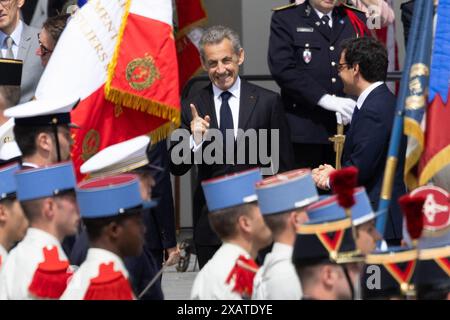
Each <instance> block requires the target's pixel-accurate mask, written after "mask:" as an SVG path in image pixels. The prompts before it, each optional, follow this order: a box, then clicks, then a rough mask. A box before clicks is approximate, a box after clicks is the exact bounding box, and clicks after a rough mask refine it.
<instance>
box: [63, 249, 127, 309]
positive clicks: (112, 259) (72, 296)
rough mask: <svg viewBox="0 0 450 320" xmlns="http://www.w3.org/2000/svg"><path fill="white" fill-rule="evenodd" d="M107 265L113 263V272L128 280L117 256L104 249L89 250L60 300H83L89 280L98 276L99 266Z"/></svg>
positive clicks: (123, 266)
mask: <svg viewBox="0 0 450 320" xmlns="http://www.w3.org/2000/svg"><path fill="white" fill-rule="evenodd" d="M109 263H113V269H114V271H118V272H122V274H123V276H124V277H125V279H128V277H129V275H128V271H127V269H126V267H125V264H124V263H123V261H122V259H121V258H120V257H119V256H118V255H116V254H115V253H113V252H111V251H108V250H105V249H100V248H90V249H89V250H88V252H87V256H86V260H85V261H84V262H83V263H82V264H81V266H80V268H79V269H78V270H77V271H75V274H74V275H73V277H72V279H71V280H70V282H69V284H68V285H67V288H66V290H65V291H64V293H63V295H62V296H61V300H83V299H84V296H85V295H86V292H87V290H88V288H89V285H90V283H91V280H92V279H93V278H96V277H97V276H98V275H99V270H100V269H99V268H100V265H101V264H109ZM130 287H131V284H130Z"/></svg>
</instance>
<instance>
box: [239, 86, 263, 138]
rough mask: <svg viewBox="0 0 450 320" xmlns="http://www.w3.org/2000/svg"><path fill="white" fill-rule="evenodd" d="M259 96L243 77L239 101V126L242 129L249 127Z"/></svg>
mask: <svg viewBox="0 0 450 320" xmlns="http://www.w3.org/2000/svg"><path fill="white" fill-rule="evenodd" d="M257 99H258V96H257V94H256V92H255V91H254V90H252V88H251V87H250V86H249V85H248V83H247V82H246V81H245V80H242V79H241V97H240V101H239V121H238V128H239V129H242V130H246V129H247V125H248V122H249V120H250V116H251V114H252V113H253V109H255V105H256V100H257Z"/></svg>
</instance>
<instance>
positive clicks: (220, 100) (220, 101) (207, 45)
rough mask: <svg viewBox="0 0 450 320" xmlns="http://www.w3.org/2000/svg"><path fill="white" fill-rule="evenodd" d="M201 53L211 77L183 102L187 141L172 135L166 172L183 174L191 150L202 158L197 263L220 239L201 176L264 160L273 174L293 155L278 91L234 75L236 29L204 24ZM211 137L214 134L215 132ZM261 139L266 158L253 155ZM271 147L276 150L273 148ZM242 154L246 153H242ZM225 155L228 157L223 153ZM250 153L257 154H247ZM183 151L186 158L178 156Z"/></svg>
mask: <svg viewBox="0 0 450 320" xmlns="http://www.w3.org/2000/svg"><path fill="white" fill-rule="evenodd" d="M200 55H201V58H202V64H203V68H204V69H205V70H206V71H207V72H208V75H209V78H210V80H211V82H212V83H211V84H209V85H208V86H207V87H205V88H203V89H202V90H200V92H199V93H198V94H196V95H195V96H194V97H192V98H187V99H185V100H184V101H183V102H182V126H181V128H182V129H185V130H184V131H182V130H180V131H181V132H185V133H188V137H189V135H191V136H190V141H188V142H187V143H183V142H186V139H184V140H182V141H181V142H180V140H179V139H177V138H176V137H175V135H173V136H172V141H173V142H174V144H173V145H172V147H171V172H172V173H173V174H175V175H183V174H185V173H186V172H187V171H188V170H189V169H190V168H191V166H192V164H193V159H194V155H195V158H196V159H197V158H198V155H200V157H202V160H203V161H202V163H200V164H198V167H197V168H198V177H197V178H198V179H197V187H196V191H195V194H194V208H193V211H194V217H193V221H194V242H195V246H196V253H197V256H198V261H199V265H200V267H202V266H203V265H204V264H205V263H206V262H207V261H208V260H209V259H210V258H211V257H212V256H213V255H214V253H215V251H216V250H217V249H218V248H219V246H220V240H219V238H218V237H217V236H216V235H215V234H214V232H213V231H212V229H211V227H210V225H209V222H208V217H207V209H206V206H205V199H204V195H203V191H202V190H201V187H200V182H201V181H203V180H205V179H210V178H213V177H217V176H221V175H224V174H229V173H233V172H238V171H242V170H245V169H249V168H252V167H256V166H263V165H265V166H266V168H265V170H264V171H263V173H264V174H274V173H276V172H277V171H285V170H287V169H290V168H291V166H292V160H293V159H292V150H291V143H290V139H289V133H288V129H287V123H286V119H285V115H284V111H283V107H282V103H281V99H280V96H279V95H278V94H276V93H274V92H272V91H269V90H266V89H263V88H261V87H258V86H255V85H253V84H250V83H248V82H247V81H245V80H243V79H240V78H239V75H238V72H239V66H240V65H241V64H242V63H243V62H244V50H243V49H242V47H241V45H240V41H239V37H238V35H237V34H236V33H235V32H234V31H232V30H230V29H229V28H226V27H222V26H215V27H211V28H209V29H208V30H206V31H205V33H204V34H203V36H202V39H201V41H200ZM213 129H214V130H213ZM219 129H220V131H218V130H219ZM238 129H239V130H238ZM249 129H254V130H255V131H254V132H255V133H256V134H255V135H256V139H257V140H252V139H247V138H245V136H246V135H247V134H251V131H252V130H249ZM273 129H275V130H273ZM242 130H243V131H244V132H245V133H243V132H242ZM263 130H266V131H268V134H267V136H269V137H272V136H273V137H272V138H271V139H265V138H264V137H262V135H259V134H260V133H261V132H262V131H263ZM180 131H176V133H177V132H180ZM213 132H215V133H217V132H218V133H219V135H220V137H219V138H217V139H215V140H214V141H211V140H212V138H211V139H210V134H213ZM221 132H223V133H222V134H221ZM276 133H278V136H276ZM216 137H217V136H216V135H215V134H214V138H216ZM222 139H224V140H222ZM272 139H273V140H275V141H273V140H272ZM187 140H189V139H187ZM248 140H251V141H248ZM270 140H272V141H270ZM223 142H225V144H224V145H226V146H227V147H226V150H224V149H225V148H223V146H222V143H223ZM265 142H268V143H267V146H268V148H266V149H265V152H266V153H267V150H271V152H270V159H269V160H270V162H269V161H267V162H266V161H264V160H265V159H261V157H260V156H259V157H258V155H259V154H260V152H263V149H264V148H260V147H261V144H264V143H265ZM217 143H220V148H218V149H216V151H217V152H216V153H215V156H216V157H217V158H220V159H219V160H218V161H212V162H208V159H207V157H205V155H206V152H207V149H208V147H212V146H214V145H217ZM183 145H184V146H186V145H187V148H183V149H182V150H181V152H180V148H179V147H180V146H183ZM230 146H231V148H230ZM276 147H278V148H279V150H275V151H273V150H272V149H276ZM233 148H234V150H235V151H237V152H235V153H234V155H235V156H233V155H232V153H231V150H233ZM223 151H225V152H223ZM243 154H245V159H241V158H242V155H243ZM227 155H228V157H229V158H231V159H227ZM252 156H256V157H257V159H252ZM183 157H184V159H185V160H186V161H178V160H179V159H180V158H183ZM177 159H178V160H177ZM213 160H214V159H213ZM278 160H279V161H278ZM267 167H270V168H267ZM270 169H272V170H270Z"/></svg>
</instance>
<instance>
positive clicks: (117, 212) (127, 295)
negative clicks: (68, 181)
mask: <svg viewBox="0 0 450 320" xmlns="http://www.w3.org/2000/svg"><path fill="white" fill-rule="evenodd" d="M110 160H112V159H110ZM76 192H77V202H78V205H79V208H80V215H81V217H82V218H83V220H84V221H85V222H86V220H94V221H95V220H98V219H104V218H121V217H124V216H126V215H137V214H142V210H143V209H148V208H152V207H154V206H155V205H156V202H155V201H145V200H143V199H142V198H141V193H140V189H139V180H138V178H137V176H136V175H132V174H123V175H114V176H108V177H102V178H94V179H90V180H86V181H85V182H82V183H80V184H79V185H78V188H77V191H76ZM140 224H142V220H141V222H140ZM86 227H87V228H89V225H88V224H87V222H86ZM143 228H144V227H143V225H142V229H143ZM102 230H104V228H102ZM88 231H89V230H88ZM129 236H133V237H135V239H134V241H133V243H137V242H138V240H137V239H138V238H140V237H142V238H143V234H142V235H141V234H137V233H135V234H132V235H131V234H129ZM142 244H143V243H142ZM134 249H136V251H137V249H138V248H134ZM62 299H69V300H133V299H136V296H135V293H133V289H132V287H131V283H130V281H129V274H128V271H127V269H126V267H125V265H124V262H123V257H119V256H118V255H116V254H115V253H113V252H112V251H109V250H107V249H105V248H102V247H100V246H98V247H91V248H90V249H89V250H88V252H87V256H86V260H85V261H84V262H83V263H82V264H81V266H80V268H79V269H78V271H77V272H76V273H75V275H74V277H73V279H72V280H71V282H70V284H69V285H68V286H67V289H66V290H65V292H64V294H63V296H62Z"/></svg>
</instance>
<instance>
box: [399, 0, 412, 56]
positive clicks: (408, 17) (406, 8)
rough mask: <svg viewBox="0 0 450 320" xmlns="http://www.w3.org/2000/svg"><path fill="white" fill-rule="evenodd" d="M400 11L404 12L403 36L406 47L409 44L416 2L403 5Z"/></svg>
mask: <svg viewBox="0 0 450 320" xmlns="http://www.w3.org/2000/svg"><path fill="white" fill-rule="evenodd" d="M400 9H401V10H402V23H403V36H404V38H405V47H406V46H407V44H408V36H409V28H410V27H411V22H412V16H413V12H414V0H411V1H408V2H405V3H402V5H401V6H400Z"/></svg>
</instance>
